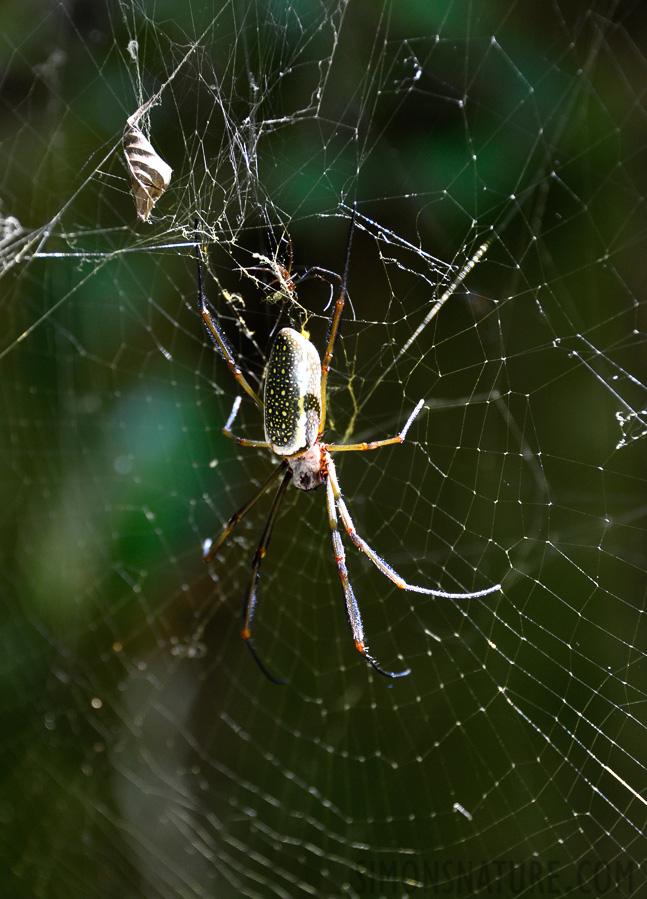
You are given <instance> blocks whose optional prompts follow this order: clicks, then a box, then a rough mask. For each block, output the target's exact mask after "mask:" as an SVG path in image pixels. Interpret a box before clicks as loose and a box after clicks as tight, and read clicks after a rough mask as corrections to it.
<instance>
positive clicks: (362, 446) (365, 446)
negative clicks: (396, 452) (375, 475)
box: [326, 400, 425, 453]
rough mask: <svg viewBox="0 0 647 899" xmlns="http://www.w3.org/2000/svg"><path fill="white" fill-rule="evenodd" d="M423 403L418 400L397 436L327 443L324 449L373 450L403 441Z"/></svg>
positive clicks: (334, 451) (339, 450)
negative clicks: (355, 441) (383, 438)
mask: <svg viewBox="0 0 647 899" xmlns="http://www.w3.org/2000/svg"><path fill="white" fill-rule="evenodd" d="M424 404H425V401H424V400H420V401H419V403H418V405H417V406H416V408H415V409H414V410H413V412H412V413H411V415H410V416H409V418H408V419H407V421H406V423H405V425H404V427H403V428H402V430H401V431H400V433H399V434H398V435H397V437H387V438H386V440H372V441H371V442H370V443H341V444H337V443H327V444H326V449H327V450H330V452H331V453H342V452H344V451H346V452H354V451H356V450H362V451H363V450H374V449H379V448H380V447H381V446H389V445H390V444H392V443H404V439H405V437H406V436H407V431H408V430H409V428H410V427H411V425H412V424H413V422H414V419H415V418H416V417H417V415H418V413H419V412H420V410H421V409H422V407H423V406H424Z"/></svg>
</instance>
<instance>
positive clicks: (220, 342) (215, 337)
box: [195, 243, 263, 409]
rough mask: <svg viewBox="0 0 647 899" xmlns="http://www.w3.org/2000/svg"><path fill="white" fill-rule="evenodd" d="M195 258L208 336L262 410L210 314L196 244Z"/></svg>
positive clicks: (198, 248) (233, 373) (257, 397)
mask: <svg viewBox="0 0 647 899" xmlns="http://www.w3.org/2000/svg"><path fill="white" fill-rule="evenodd" d="M195 257H196V261H197V265H198V310H199V312H200V315H201V316H202V320H203V321H204V324H205V327H206V329H207V334H208V335H209V336H210V337H211V340H212V341H213V343H214V345H215V347H216V349H217V350H218V352H219V354H220V355H221V356H222V358H223V359H224V360H225V362H226V363H227V366H228V368H229V371H230V372H231V373H232V375H233V376H234V378H236V380H237V381H238V383H239V384H240V386H241V387H242V388H243V390H244V391H245V393H246V394H247V395H248V396H251V398H252V399H253V400H254V402H255V403H256V405H257V406H259V407H260V408H261V409H262V408H263V401H262V399H261V398H260V397H259V395H258V394H257V393H256V391H255V390H254V388H253V387H252V386H251V384H250V383H249V381H248V380H247V378H246V377H245V375H244V374H243V373H242V371H241V370H240V367H239V366H238V363H237V362H236V360H235V358H234V354H233V351H232V349H231V347H230V345H229V341H228V340H227V337H226V336H225V332H224V331H223V330H222V328H221V327H220V325H219V324H218V322H217V321H215V320H214V319H212V317H211V314H210V312H209V309H208V306H207V298H206V296H205V293H204V285H203V282H202V258H201V248H200V246H199V245H198V244H197V243H196V245H195Z"/></svg>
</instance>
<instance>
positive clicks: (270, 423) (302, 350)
mask: <svg viewBox="0 0 647 899" xmlns="http://www.w3.org/2000/svg"><path fill="white" fill-rule="evenodd" d="M263 398H264V405H265V439H266V440H267V442H268V444H269V445H270V448H271V449H272V451H273V452H275V453H276V454H277V455H278V456H288V457H289V456H295V455H297V454H299V453H304V452H305V451H306V450H308V449H309V448H310V447H311V446H313V444H314V443H315V442H316V440H317V435H318V433H319V425H320V423H321V360H320V359H319V354H318V353H317V350H316V349H315V347H314V346H313V345H312V344H311V343H310V341H309V340H308V338H307V337H305V335H303V334H300V333H299V332H298V331H295V330H294V329H293V328H283V329H282V330H281V331H279V333H278V334H277V335H276V340H275V341H274V346H273V347H272V352H271V353H270V360H269V362H268V364H267V372H266V374H265V392H264V397H263Z"/></svg>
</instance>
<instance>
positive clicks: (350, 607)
mask: <svg viewBox="0 0 647 899" xmlns="http://www.w3.org/2000/svg"><path fill="white" fill-rule="evenodd" d="M326 455H327V459H326V463H327V465H328V466H329V467H328V478H327V480H326V506H327V508H328V522H329V524H330V537H331V540H332V548H333V553H334V556H335V562H336V564H337V573H338V574H339V578H340V580H341V583H342V587H343V590H344V597H345V599H346V613H347V615H348V624H349V625H350V629H351V633H352V635H353V641H354V643H355V649H356V650H357V651H358V652H360V653H361V654H362V655H363V656H364V658H365V659H366V661H367V662H369V663H370V664H371V665H372V666H373V668H375V670H376V671H377V672H378V673H379V674H383V675H384V676H385V677H406V675H407V674H410V673H411V669H410V668H407V669H406V670H405V671H398V672H395V671H387V670H386V669H385V668H382V667H381V665H379V664H378V662H376V660H375V659H374V658H373V656H372V655H371V654H370V653H369V651H368V646H367V645H366V643H365V641H364V626H363V624H362V616H361V614H360V611H359V606H358V605H357V600H356V599H355V594H354V593H353V588H352V587H351V585H350V580H349V578H348V569H347V568H346V553H345V551H344V544H343V543H342V539H341V534H340V533H339V527H338V526H337V511H336V509H335V502H336V501H335V493H334V488H333V480H332V478H331V477H330V474H331V472H332V471H334V467H335V466H334V463H333V461H332V459H331V458H330V456H328V454H327V453H326Z"/></svg>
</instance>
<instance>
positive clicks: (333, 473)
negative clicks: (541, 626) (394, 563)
mask: <svg viewBox="0 0 647 899" xmlns="http://www.w3.org/2000/svg"><path fill="white" fill-rule="evenodd" d="M328 484H329V487H330V489H331V490H332V494H333V497H334V500H335V504H336V506H337V509H338V510H339V515H340V518H341V520H342V523H343V525H344V527H345V529H346V533H347V534H348V536H349V537H350V539H351V541H352V542H353V543H354V544H355V546H356V547H357V548H358V549H360V550H361V551H362V552H363V553H365V554H366V555H367V556H368V557H369V559H370V560H371V562H372V563H373V564H374V565H375V567H376V568H378V569H379V570H380V571H381V572H382V574H384V575H386V577H388V578H389V580H391V581H393V583H394V584H395V585H396V587H400V589H402V590H407V591H409V592H411V593H425V594H427V595H428V596H439V597H441V598H442V599H478V597H479V596H487V595H488V594H489V593H496V591H497V590H500V589H501V584H495V585H494V587H486V588H485V589H484V590H475V591H473V592H471V593H447V592H446V591H445V590H435V589H432V588H431V587H418V586H417V585H416V584H409V583H407V581H405V579H404V578H403V577H402V576H401V575H399V574H398V573H397V571H395V569H393V568H391V566H390V565H389V564H388V562H385V561H384V559H383V558H382V557H381V556H379V555H378V554H377V553H376V552H375V550H374V549H372V548H371V547H370V546H369V545H368V543H367V542H366V540H364V539H363V538H362V537H360V536H359V534H358V533H357V531H356V530H355V525H354V524H353V520H352V518H351V517H350V513H349V511H348V507H347V506H346V503H345V502H344V500H343V497H342V495H341V488H340V486H339V481H338V479H337V470H336V468H335V465H334V463H333V461H332V459H331V460H330V462H329V463H328Z"/></svg>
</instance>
